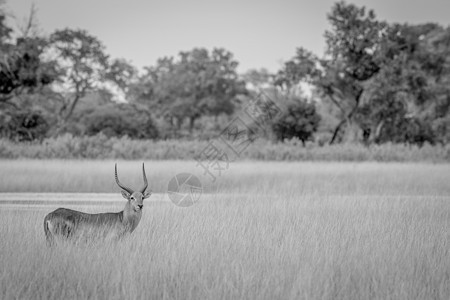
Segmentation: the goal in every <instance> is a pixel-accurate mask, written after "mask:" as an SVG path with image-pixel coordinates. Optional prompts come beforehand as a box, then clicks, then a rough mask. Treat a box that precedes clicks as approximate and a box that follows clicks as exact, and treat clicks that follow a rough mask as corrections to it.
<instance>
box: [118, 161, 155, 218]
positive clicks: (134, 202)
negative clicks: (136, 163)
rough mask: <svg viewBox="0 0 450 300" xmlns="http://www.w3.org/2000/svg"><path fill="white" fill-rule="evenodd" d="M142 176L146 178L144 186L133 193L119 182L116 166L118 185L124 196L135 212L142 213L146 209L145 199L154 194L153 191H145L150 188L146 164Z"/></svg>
mask: <svg viewBox="0 0 450 300" xmlns="http://www.w3.org/2000/svg"><path fill="white" fill-rule="evenodd" d="M142 174H143V177H144V186H143V187H142V188H141V189H140V190H138V191H133V190H132V189H130V188H129V187H127V186H125V185H123V184H122V183H120V181H119V177H118V176H117V164H116V183H117V185H118V186H119V187H120V188H121V189H122V191H121V193H122V196H123V197H124V198H125V199H127V200H128V203H129V204H130V205H131V207H132V208H133V210H134V211H135V212H140V211H141V210H142V208H143V207H144V202H143V201H144V199H146V198H148V197H150V195H151V194H152V193H151V191H147V192H146V191H145V190H146V189H147V187H148V182H147V176H146V175H145V167H144V163H142Z"/></svg>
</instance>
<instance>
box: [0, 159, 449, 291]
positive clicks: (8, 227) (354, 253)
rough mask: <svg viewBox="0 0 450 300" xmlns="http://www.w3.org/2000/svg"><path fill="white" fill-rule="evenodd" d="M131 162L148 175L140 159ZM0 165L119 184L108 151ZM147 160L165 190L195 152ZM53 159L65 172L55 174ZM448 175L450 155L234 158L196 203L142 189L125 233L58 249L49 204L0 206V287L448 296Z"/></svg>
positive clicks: (19, 174) (92, 187) (8, 183)
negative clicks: (49, 244) (383, 159)
mask: <svg viewBox="0 0 450 300" xmlns="http://www.w3.org/2000/svg"><path fill="white" fill-rule="evenodd" d="M189 164H193V166H190V165H189ZM122 165H123V170H124V172H125V173H128V172H129V174H130V176H135V178H134V177H133V178H130V180H131V182H135V181H134V180H136V181H137V182H139V179H140V178H139V174H137V175H135V174H134V173H135V169H136V168H138V166H139V164H138V162H128V163H123V164H122V163H121V165H120V166H122ZM42 166H44V168H43V171H42V173H41V174H40V176H38V179H36V178H34V176H29V177H27V176H26V175H24V174H23V173H24V172H25V173H28V174H33V175H35V173H34V172H37V171H36V170H38V169H40V167H42ZM63 166H65V167H64V168H63ZM0 167H1V169H2V170H5V169H4V168H7V170H8V172H10V173H11V174H13V176H15V178H16V181H17V183H14V182H15V181H14V180H10V179H8V177H7V176H6V175H5V174H4V172H3V171H2V175H1V177H0V178H1V181H0V186H1V188H2V189H4V188H5V187H7V188H8V191H34V192H39V191H49V190H53V189H55V190H56V188H57V187H61V186H63V187H64V188H65V189H66V190H70V189H74V188H77V189H78V190H80V189H81V190H89V191H99V192H100V191H105V190H103V189H104V187H102V188H101V189H102V190H97V189H98V186H100V185H101V183H103V184H106V186H108V187H111V190H106V191H112V189H113V187H112V183H111V184H110V183H109V180H112V179H110V178H109V177H112V176H111V175H112V174H111V173H112V172H111V170H110V169H111V162H72V161H69V162H61V161H60V162H58V161H48V162H37V161H31V162H26V163H25V162H17V161H16V162H14V163H11V162H1V163H0ZM15 167H16V168H15ZM148 167H149V172H148V173H149V175H150V174H151V176H152V180H150V183H151V185H152V183H153V185H152V187H154V186H156V189H159V190H164V186H165V184H164V182H165V180H166V177H167V179H169V178H170V177H171V176H172V173H173V172H175V173H176V172H181V171H189V170H195V163H189V162H184V163H179V162H167V163H161V162H158V163H155V162H148ZM138 169H139V168H138ZM150 169H151V170H152V171H150ZM52 172H62V173H63V174H65V177H62V176H55V177H54V180H56V181H57V182H56V183H54V186H53V185H52V184H51V179H50V178H49V177H51V176H50V175H51V174H52ZM119 172H120V171H119ZM155 173H156V174H155ZM82 174H83V175H84V176H81V175H82ZM131 174H133V175H131ZM77 176H81V177H82V178H81V179H79V178H78V177H77ZM158 176H161V177H162V178H163V179H158V178H157V177H158ZM30 177H33V179H30ZM101 177H107V179H104V178H101ZM149 177H150V176H149ZM75 178H76V179H77V180H75V181H74V179H75ZM448 178H450V168H449V167H448V165H426V164H423V165H421V164H418V165H415V164H367V163H365V164H308V163H236V164H234V165H231V166H230V170H229V173H224V174H223V175H222V177H219V178H218V180H217V182H216V184H215V185H211V187H210V188H211V189H216V190H218V191H220V192H226V193H222V194H210V195H204V196H203V197H202V198H201V199H202V200H201V201H200V202H199V203H197V204H195V205H194V206H192V207H189V208H178V207H176V206H174V205H173V204H171V203H170V202H169V203H167V202H151V201H147V203H146V206H145V208H144V216H143V219H142V221H141V224H140V225H139V226H138V228H137V229H136V231H135V232H134V233H133V235H132V236H131V237H129V238H128V239H126V240H125V241H123V242H121V243H118V244H105V245H96V246H90V247H73V246H61V247H59V248H57V249H56V250H54V251H49V250H48V249H47V248H46V246H45V239H44V233H43V228H42V227H43V224H42V220H43V217H44V215H45V213H47V211H32V210H20V211H19V210H2V209H1V206H0V236H1V237H2V242H1V244H0V253H1V255H0V266H1V268H0V298H1V299H10V298H21V299H23V298H45V299H47V298H50V299H61V298H103V299H150V298H161V299H222V298H225V299H448V298H449V297H450V234H449V231H448V228H450V202H449V200H450V197H449V196H450V187H449V186H448V182H447V181H448ZM101 180H105V181H104V182H102V181H101ZM124 180H125V179H124ZM85 181H87V182H90V183H89V184H86V183H84V182H85ZM91 181H92V182H91ZM204 181H206V178H204ZM155 182H156V183H155ZM41 185H44V186H47V185H50V186H51V188H47V187H45V188H41ZM130 185H131V183H130ZM58 191H60V190H58ZM150 199H151V198H150ZM112 205H113V206H114V205H115V204H112ZM80 209H83V210H84V211H93V208H87V207H80ZM117 209H118V208H117V207H111V209H110V210H113V211H114V210H117ZM50 210H51V209H50V208H49V211H50Z"/></svg>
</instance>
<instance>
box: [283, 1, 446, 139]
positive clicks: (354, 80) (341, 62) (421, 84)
mask: <svg viewBox="0 0 450 300" xmlns="http://www.w3.org/2000/svg"><path fill="white" fill-rule="evenodd" d="M328 19H329V21H330V23H331V30H330V31H327V32H326V34H325V37H326V41H327V51H326V53H325V56H324V57H323V58H318V57H316V56H315V55H313V54H312V53H311V52H309V51H307V50H305V49H303V48H300V49H298V50H297V54H296V56H295V57H294V58H293V59H291V60H290V61H288V62H287V63H286V64H285V65H284V67H283V69H282V70H280V71H279V72H278V74H277V76H276V80H275V84H276V85H277V86H278V87H280V88H281V89H289V88H290V87H292V86H294V85H297V84H298V83H299V82H307V83H310V84H312V85H313V86H314V87H315V89H316V92H317V94H318V95H319V96H320V98H321V101H322V102H323V103H322V106H323V105H324V103H327V102H329V103H331V104H332V105H334V106H335V107H336V108H337V114H336V116H337V118H338V119H339V121H338V122H337V123H336V125H335V128H334V130H333V133H332V137H331V139H330V143H334V142H336V141H364V142H365V143H372V142H386V141H398V142H408V143H409V142H412V143H422V142H423V141H433V140H434V139H436V140H445V138H444V136H446V134H445V133H444V132H445V128H447V127H446V126H447V125H446V124H448V122H447V121H446V120H448V111H449V109H448V107H449V106H450V104H449V102H450V100H449V99H450V97H449V95H450V93H449V86H450V85H449V83H450V80H449V78H450V76H449V74H450V72H449V70H450V68H449V65H450V62H449V60H450V59H449V58H450V52H449V49H450V46H449V45H450V34H449V32H450V30H449V29H443V28H442V27H441V26H439V25H437V24H421V25H414V26H412V25H408V24H395V23H394V24H388V23H385V22H380V21H378V20H377V19H376V17H375V13H374V12H373V11H372V10H369V11H367V10H366V9H365V8H364V7H356V6H355V5H353V4H346V3H345V2H339V3H336V4H335V5H334V7H333V9H332V11H331V13H330V14H329V15H328ZM430 123H431V124H432V125H431V130H430V129H429V128H427V125H426V124H430ZM418 126H419V127H421V128H420V130H417V128H418ZM398 128H403V129H402V131H399V130H398ZM433 131H436V132H441V134H439V135H436V134H434V133H433V134H431V133H432V132H433ZM404 132H408V134H406V135H405V134H403V133H404ZM394 133H395V134H398V136H393V135H392V134H394ZM439 136H442V138H440V137H439Z"/></svg>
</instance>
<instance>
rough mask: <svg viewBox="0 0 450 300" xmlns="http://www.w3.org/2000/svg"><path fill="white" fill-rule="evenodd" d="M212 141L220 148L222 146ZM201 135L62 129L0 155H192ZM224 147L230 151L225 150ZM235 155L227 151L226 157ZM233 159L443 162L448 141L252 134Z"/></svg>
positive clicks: (7, 146) (449, 151)
mask: <svg viewBox="0 0 450 300" xmlns="http://www.w3.org/2000/svg"><path fill="white" fill-rule="evenodd" d="M217 145H218V146H219V147H220V149H226V148H225V146H223V145H222V144H220V143H219V142H218V143H217ZM207 146H208V142H207V141H177V140H166V141H164V140H159V141H152V140H133V139H130V138H129V137H122V138H108V137H107V136H105V135H103V134H99V135H96V136H90V137H87V136H85V137H74V136H72V135H69V134H67V135H63V136H60V137H58V138H49V139H45V140H44V141H42V142H22V143H18V142H12V141H10V140H5V139H0V158H3V159H21V158H46V159H115V158H120V159H148V160H173V159H181V160H193V159H195V157H196V156H198V155H200V153H202V151H203V150H204V149H205V147H207ZM228 153H230V152H228ZM234 158H235V157H232V155H230V159H231V160H234ZM239 159H244V160H245V159H250V160H269V161H270V160H273V161H281V160H287V161H397V162H407V161H411V162H418V161H429V162H449V161H450V145H446V146H440V145H435V146H431V145H429V144H425V145H424V146H422V147H418V146H412V145H401V144H383V145H372V146H370V147H365V146H363V145H351V144H339V145H325V146H318V145H316V144H313V143H307V144H306V147H303V146H302V142H301V141H300V140H296V139H294V140H290V141H286V142H284V143H281V142H280V143H272V142H269V141H266V140H256V141H255V142H254V143H252V144H250V145H249V146H248V148H247V149H246V150H245V151H244V152H242V154H241V156H240V157H239Z"/></svg>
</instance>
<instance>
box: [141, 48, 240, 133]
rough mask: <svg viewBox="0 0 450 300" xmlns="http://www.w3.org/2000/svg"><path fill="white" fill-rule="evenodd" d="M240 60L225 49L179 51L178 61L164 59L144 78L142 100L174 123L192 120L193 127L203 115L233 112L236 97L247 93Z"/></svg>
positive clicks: (179, 123) (176, 124) (142, 80)
mask: <svg viewBox="0 0 450 300" xmlns="http://www.w3.org/2000/svg"><path fill="white" fill-rule="evenodd" d="M237 65H238V63H237V62H236V61H235V60H234V59H233V55H232V54H231V53H230V52H228V51H226V50H224V49H214V50H213V51H212V52H211V53H210V52H209V51H208V50H206V49H199V48H196V49H193V50H191V51H187V52H180V54H179V58H178V60H175V59H174V58H163V59H160V60H158V62H157V65H156V66H155V67H150V68H147V74H146V75H145V76H143V77H141V87H140V88H139V90H140V92H141V94H140V95H139V96H138V99H140V101H143V102H144V103H147V104H148V105H150V106H151V108H152V109H153V110H154V111H158V113H159V115H163V116H166V117H167V118H168V119H170V120H171V122H172V123H173V124H174V125H175V126H178V127H179V126H180V125H181V124H182V123H183V121H184V120H188V121H189V127H190V129H191V130H192V128H193V125H194V122H195V120H197V119H198V118H199V117H200V116H202V115H214V116H217V115H219V114H223V113H225V114H231V113H232V112H233V110H234V102H235V101H236V97H237V96H238V95H239V94H241V93H244V92H245V85H244V82H243V81H241V80H240V79H239V78H238V75H237V73H236V67H237Z"/></svg>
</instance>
